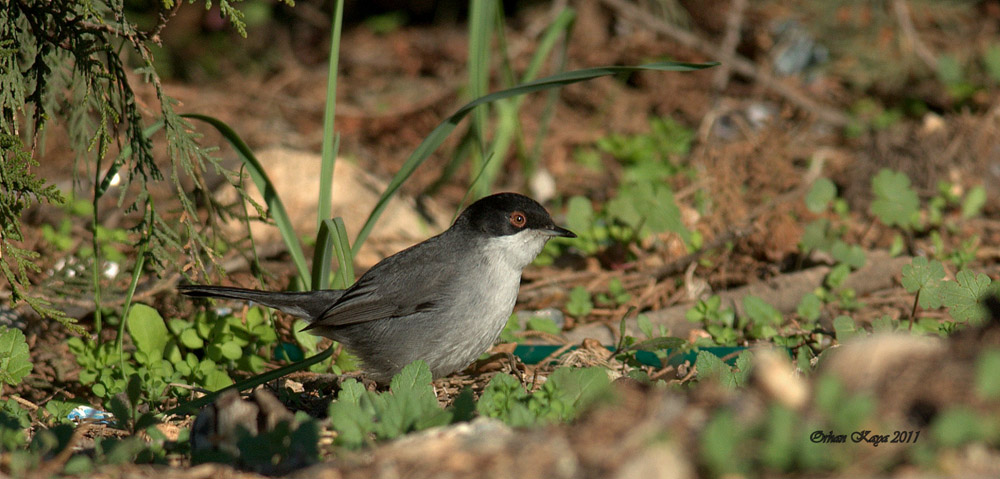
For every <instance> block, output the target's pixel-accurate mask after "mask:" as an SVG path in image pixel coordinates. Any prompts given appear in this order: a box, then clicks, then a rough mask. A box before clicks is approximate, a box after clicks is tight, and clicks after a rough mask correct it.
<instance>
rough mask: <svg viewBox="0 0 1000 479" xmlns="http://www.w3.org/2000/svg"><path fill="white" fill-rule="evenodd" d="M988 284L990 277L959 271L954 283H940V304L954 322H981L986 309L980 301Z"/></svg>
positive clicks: (984, 316) (987, 288)
mask: <svg viewBox="0 0 1000 479" xmlns="http://www.w3.org/2000/svg"><path fill="white" fill-rule="evenodd" d="M990 284H991V280H990V277H989V276H986V275H985V274H982V273H979V274H976V273H973V272H971V271H967V270H962V271H959V272H958V274H956V275H955V281H945V282H943V283H941V289H940V291H941V302H942V303H944V305H945V306H946V307H947V308H948V312H949V313H951V317H952V318H954V319H955V320H956V321H968V320H982V319H984V318H986V308H984V307H983V305H982V303H981V301H982V299H983V297H984V296H985V295H986V293H987V291H988V290H989V287H990Z"/></svg>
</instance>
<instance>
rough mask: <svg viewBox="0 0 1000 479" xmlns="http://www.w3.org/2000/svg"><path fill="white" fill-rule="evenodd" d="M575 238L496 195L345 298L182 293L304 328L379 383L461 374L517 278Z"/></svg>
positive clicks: (538, 209)
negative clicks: (422, 372) (547, 251)
mask: <svg viewBox="0 0 1000 479" xmlns="http://www.w3.org/2000/svg"><path fill="white" fill-rule="evenodd" d="M556 236H561V237H565V238H575V237H576V235H575V234H573V232H571V231H569V230H567V229H565V228H560V227H559V226H556V225H555V224H554V223H553V222H552V217H550V216H549V213H548V212H547V211H545V208H543V207H542V205H540V204H538V202H536V201H535V200H532V199H531V198H528V197H526V196H523V195H519V194H516V193H500V194H495V195H492V196H487V197H485V198H483V199H481V200H479V201H476V202H475V203H473V204H472V205H470V206H469V207H468V208H466V209H465V211H463V212H462V214H461V215H459V217H458V219H457V220H455V224H453V225H452V226H451V228H448V230H447V231H445V232H444V233H441V234H439V235H437V236H435V237H433V238H430V239H428V240H426V241H424V242H422V243H418V244H416V245H414V246H411V247H410V248H407V249H405V250H403V251H400V252H398V253H396V254H394V255H392V256H389V257H388V258H385V259H383V260H382V261H380V262H379V263H378V264H376V265H375V266H373V267H372V268H371V269H370V270H368V271H367V272H366V273H365V274H364V275H363V276H361V278H360V279H359V280H358V281H357V282H356V283H355V284H354V285H353V286H351V287H349V288H347V289H345V290H321V291H307V292H285V293H276V292H269V291H257V290H251V289H242V288H230V287H224V286H200V285H183V286H180V287H179V289H180V291H181V293H183V294H185V295H188V296H195V297H217V298H228V299H239V300H249V301H254V302H257V303H260V304H262V305H264V306H268V307H271V308H276V309H279V310H281V311H284V312H286V313H288V314H291V315H293V316H298V317H300V318H304V319H306V320H308V321H309V322H310V324H309V326H307V327H306V329H307V330H312V332H313V333H314V334H319V335H322V336H326V337H328V338H331V339H334V340H336V341H339V342H340V343H342V344H343V345H344V346H345V347H346V348H347V349H348V350H350V351H351V352H353V353H354V354H356V355H357V356H358V357H360V358H361V360H362V364H363V368H364V370H365V372H366V373H367V374H368V375H369V377H371V378H372V379H374V380H375V381H376V382H379V383H384V382H387V381H388V380H389V379H391V378H392V376H393V375H394V374H396V373H398V372H399V371H400V370H401V369H402V368H403V366H406V365H407V364H409V363H411V362H413V361H416V360H418V359H422V360H423V361H424V362H425V363H427V365H428V366H430V369H431V373H432V374H433V375H434V377H441V376H445V375H448V374H451V373H452V372H454V371H457V370H459V369H462V368H464V367H466V366H468V365H469V364H470V363H472V361H474V360H475V359H476V358H478V357H479V355H481V354H483V353H484V352H486V351H487V350H488V349H489V348H490V346H492V345H493V343H495V342H496V340H497V338H498V337H499V336H500V331H502V330H503V327H504V325H505V324H506V323H507V318H508V317H510V313H511V311H513V309H514V302H515V301H516V300H517V292H518V289H519V288H520V285H521V271H522V270H524V268H525V266H528V265H529V264H531V262H532V261H534V260H535V257H536V256H538V253H539V252H540V251H541V250H542V247H543V246H545V243H546V242H547V241H548V240H549V239H550V238H553V237H556Z"/></svg>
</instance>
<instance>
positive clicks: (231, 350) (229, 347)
mask: <svg viewBox="0 0 1000 479" xmlns="http://www.w3.org/2000/svg"><path fill="white" fill-rule="evenodd" d="M219 349H220V350H221V352H222V357H224V358H226V359H228V360H230V361H235V360H237V359H239V358H240V356H243V348H241V347H240V345H239V344H237V343H236V342H234V341H227V342H225V343H222V345H221V346H220V347H219Z"/></svg>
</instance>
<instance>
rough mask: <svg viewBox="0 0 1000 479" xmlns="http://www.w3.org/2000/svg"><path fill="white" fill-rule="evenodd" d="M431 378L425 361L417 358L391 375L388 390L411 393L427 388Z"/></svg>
mask: <svg viewBox="0 0 1000 479" xmlns="http://www.w3.org/2000/svg"><path fill="white" fill-rule="evenodd" d="M431 380H432V378H431V369H430V368H429V367H427V363H425V362H423V361H420V360H417V361H414V362H412V363H410V364H407V365H406V366H404V367H403V369H402V370H401V371H400V372H399V373H398V374H396V375H395V376H393V377H392V380H391V381H390V382H389V390H390V391H392V392H393V393H394V394H402V395H406V394H412V393H413V392H414V391H417V390H422V389H427V387H428V385H430V384H431Z"/></svg>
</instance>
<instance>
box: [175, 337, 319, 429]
mask: <svg viewBox="0 0 1000 479" xmlns="http://www.w3.org/2000/svg"><path fill="white" fill-rule="evenodd" d="M335 347H336V344H334V345H333V346H330V347H329V348H326V349H324V350H323V351H320V352H319V353H318V354H316V355H315V356H311V357H308V358H305V359H303V360H302V361H299V362H297V363H292V364H289V365H288V366H285V367H282V368H278V369H275V370H273V371H268V372H266V373H261V374H258V375H256V376H253V377H249V378H247V379H244V380H242V381H240V382H238V383H236V384H233V385H232V386H229V387H227V388H223V389H220V390H218V391H215V392H212V393H209V394H206V395H204V396H202V397H200V398H198V399H194V400H191V401H188V402H186V403H184V404H181V405H180V406H177V407H175V408H173V409H171V410H169V411H166V412H164V413H163V415H164V416H167V417H169V416H182V415H188V414H191V413H193V412H196V411H198V410H199V409H201V408H203V407H205V406H207V405H209V404H211V403H212V401H215V399H216V398H218V397H219V395H221V394H222V393H224V392H226V391H229V390H230V389H235V390H237V391H246V390H247V389H252V388H255V387H257V386H260V385H261V384H264V383H268V382H271V381H274V380H275V379H278V378H280V377H282V376H285V375H287V374H291V373H294V372H295V371H302V370H304V369H306V368H308V367H309V366H312V365H313V364H316V363H318V362H320V361H323V360H324V359H326V358H329V357H330V356H333V349H334V348H335Z"/></svg>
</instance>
